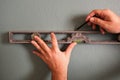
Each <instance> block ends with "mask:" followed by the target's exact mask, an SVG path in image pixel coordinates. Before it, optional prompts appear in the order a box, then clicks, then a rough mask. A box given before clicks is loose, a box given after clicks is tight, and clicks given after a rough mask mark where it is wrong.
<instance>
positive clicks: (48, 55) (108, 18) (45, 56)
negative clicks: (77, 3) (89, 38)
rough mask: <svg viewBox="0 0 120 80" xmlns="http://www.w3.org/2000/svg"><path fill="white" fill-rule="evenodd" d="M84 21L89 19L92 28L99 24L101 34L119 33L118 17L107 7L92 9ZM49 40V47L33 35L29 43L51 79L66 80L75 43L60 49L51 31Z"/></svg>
mask: <svg viewBox="0 0 120 80" xmlns="http://www.w3.org/2000/svg"><path fill="white" fill-rule="evenodd" d="M86 21H89V24H90V25H92V28H93V29H95V28H96V25H99V26H100V31H101V33H102V34H105V32H106V31H107V32H110V33H120V17H119V16H117V15H116V14H115V13H113V12H112V11H111V10H109V9H101V10H100V9H99V10H98V9H97V10H93V11H92V12H90V13H89V14H88V16H87V18H86ZM51 42H52V46H51V47H49V46H47V44H46V43H45V42H44V41H43V40H42V39H41V38H39V37H38V36H34V38H33V40H32V41H31V43H32V44H33V45H34V46H35V47H36V49H37V50H34V51H33V53H34V54H35V55H37V56H38V57H40V58H41V59H42V60H43V61H44V62H45V63H46V64H47V65H48V67H49V69H50V70H51V73H52V80H67V70H68V64H69V61H70V55H71V51H72V49H73V48H74V46H75V45H76V43H75V42H73V43H71V44H70V45H69V46H68V48H67V49H66V51H60V49H59V46H58V42H57V39H56V36H55V34H54V33H51Z"/></svg>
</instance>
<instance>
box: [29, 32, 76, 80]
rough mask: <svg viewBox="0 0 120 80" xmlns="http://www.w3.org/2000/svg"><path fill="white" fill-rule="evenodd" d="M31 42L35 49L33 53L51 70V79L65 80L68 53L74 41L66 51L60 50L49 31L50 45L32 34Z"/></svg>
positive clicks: (68, 58)
mask: <svg viewBox="0 0 120 80" xmlns="http://www.w3.org/2000/svg"><path fill="white" fill-rule="evenodd" d="M31 43H32V44H33V45H34V46H35V47H36V49H37V50H35V51H33V53H34V54H35V55H37V56H38V57H40V58H41V59H42V60H43V61H44V62H45V63H46V64H47V65H48V67H49V69H50V70H51V73H52V80H67V70H68V64H69V61H70V55H71V51H72V49H73V48H74V46H75V45H76V43H75V42H72V43H71V44H70V45H69V46H68V48H67V49H66V51H60V49H59V46H58V42H57V39H56V36H55V34H54V33H51V43H52V46H51V47H49V46H47V44H46V43H45V42H44V41H43V40H42V39H41V38H39V37H38V36H34V39H33V40H32V41H31Z"/></svg>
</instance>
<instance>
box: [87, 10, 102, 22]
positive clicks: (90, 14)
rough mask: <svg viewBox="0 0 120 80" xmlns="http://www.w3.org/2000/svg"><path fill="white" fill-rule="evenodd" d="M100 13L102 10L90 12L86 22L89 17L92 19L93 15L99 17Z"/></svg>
mask: <svg viewBox="0 0 120 80" xmlns="http://www.w3.org/2000/svg"><path fill="white" fill-rule="evenodd" d="M101 12H102V10H100V9H96V10H93V11H92V12H90V13H89V14H88V16H87V17H86V21H88V20H89V19H90V18H91V17H93V16H95V15H98V16H101Z"/></svg>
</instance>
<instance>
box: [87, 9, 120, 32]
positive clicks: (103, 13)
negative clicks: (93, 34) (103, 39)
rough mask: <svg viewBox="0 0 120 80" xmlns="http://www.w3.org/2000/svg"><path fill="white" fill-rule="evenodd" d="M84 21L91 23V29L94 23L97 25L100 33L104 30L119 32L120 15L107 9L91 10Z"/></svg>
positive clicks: (94, 26) (94, 25)
mask: <svg viewBox="0 0 120 80" xmlns="http://www.w3.org/2000/svg"><path fill="white" fill-rule="evenodd" d="M93 16H97V17H93ZM86 21H89V22H90V24H92V28H93V29H95V28H96V25H99V26H100V31H101V33H102V34H104V33H105V31H107V32H110V33H120V17H119V16H117V15H116V14H115V13H113V12H112V11H111V10H109V9H103V10H102V9H101V10H93V11H92V12H91V13H89V14H88V16H87V18H86Z"/></svg>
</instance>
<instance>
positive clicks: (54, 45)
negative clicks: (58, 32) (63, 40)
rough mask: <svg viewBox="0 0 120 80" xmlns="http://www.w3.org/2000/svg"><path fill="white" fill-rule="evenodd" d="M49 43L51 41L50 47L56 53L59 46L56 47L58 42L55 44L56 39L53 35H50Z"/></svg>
mask: <svg viewBox="0 0 120 80" xmlns="http://www.w3.org/2000/svg"><path fill="white" fill-rule="evenodd" d="M51 41H52V47H53V48H54V49H55V50H56V51H58V50H59V46H58V42H57V38H56V36H55V34H54V33H51Z"/></svg>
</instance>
